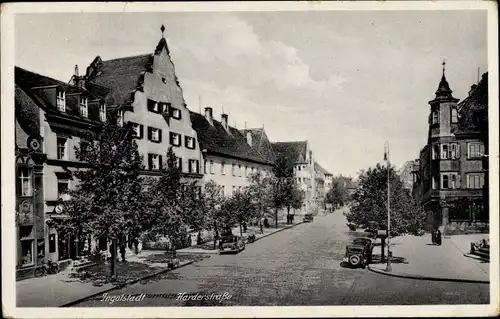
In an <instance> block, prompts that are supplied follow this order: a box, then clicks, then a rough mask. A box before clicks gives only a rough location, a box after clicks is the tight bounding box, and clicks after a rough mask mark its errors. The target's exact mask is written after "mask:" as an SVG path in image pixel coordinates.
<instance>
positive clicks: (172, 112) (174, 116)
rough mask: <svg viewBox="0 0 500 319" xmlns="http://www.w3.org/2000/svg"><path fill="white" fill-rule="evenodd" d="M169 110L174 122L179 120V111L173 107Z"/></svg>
mask: <svg viewBox="0 0 500 319" xmlns="http://www.w3.org/2000/svg"><path fill="white" fill-rule="evenodd" d="M170 109H171V115H172V117H173V118H174V119H176V120H180V119H181V115H182V114H181V110H179V109H176V108H174V107H170Z"/></svg>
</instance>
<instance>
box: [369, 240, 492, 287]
mask: <svg viewBox="0 0 500 319" xmlns="http://www.w3.org/2000/svg"><path fill="white" fill-rule="evenodd" d="M467 236H470V235H467ZM473 236H475V235H473ZM452 237H453V236H452ZM474 240H475V239H474V238H472V237H464V238H455V239H450V238H443V241H442V245H441V246H437V245H433V244H432V243H431V235H430V234H426V235H424V236H421V237H419V236H401V237H396V238H392V239H391V247H392V248H391V251H392V256H393V260H394V262H393V263H392V272H390V273H387V272H385V267H386V264H372V265H370V266H369V268H370V270H372V271H375V272H378V273H381V274H386V275H392V276H398V277H408V278H418V279H430V280H447V281H448V280H449V281H464V282H469V281H470V282H484V283H487V282H489V263H485V264H483V265H480V264H479V262H478V261H476V260H474V259H471V258H467V257H465V256H464V255H463V254H464V253H463V252H462V251H461V250H460V249H459V248H457V243H460V244H458V245H459V247H465V243H466V242H470V241H474ZM463 249H465V248H463ZM374 254H379V255H380V246H378V247H375V249H374Z"/></svg>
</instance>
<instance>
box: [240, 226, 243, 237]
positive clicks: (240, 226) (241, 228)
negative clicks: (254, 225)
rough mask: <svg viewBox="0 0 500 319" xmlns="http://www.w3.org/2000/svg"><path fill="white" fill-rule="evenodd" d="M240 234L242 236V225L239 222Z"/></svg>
mask: <svg viewBox="0 0 500 319" xmlns="http://www.w3.org/2000/svg"><path fill="white" fill-rule="evenodd" d="M240 236H241V237H243V225H241V223H240Z"/></svg>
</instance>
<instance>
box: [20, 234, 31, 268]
mask: <svg viewBox="0 0 500 319" xmlns="http://www.w3.org/2000/svg"><path fill="white" fill-rule="evenodd" d="M19 237H20V238H19V239H20V241H21V260H20V264H21V266H30V265H33V264H34V255H33V253H34V247H33V243H34V237H33V226H20V227H19Z"/></svg>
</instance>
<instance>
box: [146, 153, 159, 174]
mask: <svg viewBox="0 0 500 319" xmlns="http://www.w3.org/2000/svg"><path fill="white" fill-rule="evenodd" d="M148 162H149V163H148V164H149V169H150V170H159V169H160V168H161V155H158V154H148Z"/></svg>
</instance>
